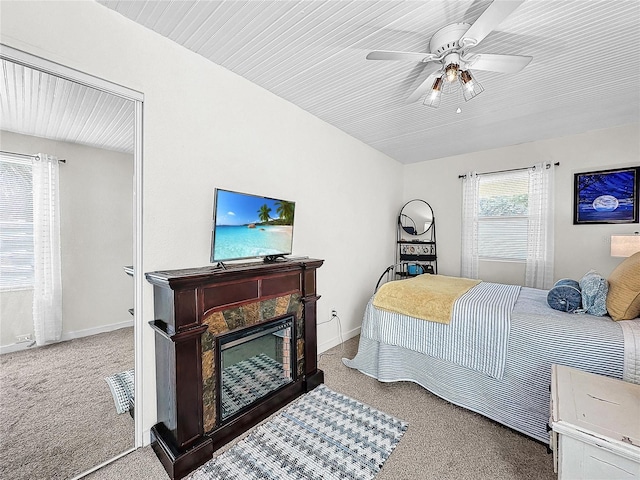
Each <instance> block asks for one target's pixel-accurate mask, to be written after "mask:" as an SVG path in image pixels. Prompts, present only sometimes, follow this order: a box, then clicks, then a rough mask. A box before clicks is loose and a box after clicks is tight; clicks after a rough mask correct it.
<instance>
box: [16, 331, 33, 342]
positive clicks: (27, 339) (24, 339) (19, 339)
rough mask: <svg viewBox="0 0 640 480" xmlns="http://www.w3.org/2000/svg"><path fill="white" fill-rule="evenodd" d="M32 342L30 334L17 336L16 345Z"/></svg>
mask: <svg viewBox="0 0 640 480" xmlns="http://www.w3.org/2000/svg"><path fill="white" fill-rule="evenodd" d="M31 340H32V338H31V334H30V333H25V334H23V335H16V343H24V342H30V341H31Z"/></svg>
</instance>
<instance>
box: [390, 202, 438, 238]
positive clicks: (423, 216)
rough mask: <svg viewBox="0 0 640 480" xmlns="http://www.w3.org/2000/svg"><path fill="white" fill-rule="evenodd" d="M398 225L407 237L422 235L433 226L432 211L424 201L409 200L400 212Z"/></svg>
mask: <svg viewBox="0 0 640 480" xmlns="http://www.w3.org/2000/svg"><path fill="white" fill-rule="evenodd" d="M398 223H399V224H400V226H401V227H402V230H404V231H405V232H406V233H408V234H409V235H423V234H424V233H426V232H427V231H428V230H429V229H430V228H431V225H433V209H432V208H431V205H429V204H428V203H427V202H425V201H424V200H411V201H409V202H407V203H405V205H404V207H402V209H401V210H400V216H399V217H398Z"/></svg>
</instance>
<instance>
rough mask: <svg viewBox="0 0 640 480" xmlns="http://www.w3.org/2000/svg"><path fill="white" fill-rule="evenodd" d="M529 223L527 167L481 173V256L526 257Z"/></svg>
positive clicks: (479, 212) (479, 250) (479, 230)
mask: <svg viewBox="0 0 640 480" xmlns="http://www.w3.org/2000/svg"><path fill="white" fill-rule="evenodd" d="M528 224H529V173H528V172H527V171H526V170H521V171H514V172H503V173H496V174H485V175H482V176H480V177H479V203H478V255H479V257H480V258H482V259H486V260H511V261H525V260H526V258H527V231H528Z"/></svg>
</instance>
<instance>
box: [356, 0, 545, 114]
mask: <svg viewBox="0 0 640 480" xmlns="http://www.w3.org/2000/svg"><path fill="white" fill-rule="evenodd" d="M523 2H524V0H494V1H493V2H492V3H491V4H490V5H489V6H488V7H487V8H486V10H485V11H484V12H482V14H481V15H480V17H479V18H478V19H477V20H476V21H475V22H474V23H473V24H469V23H453V24H450V25H447V26H445V27H442V28H441V29H440V30H438V31H437V32H436V33H434V34H433V36H432V37H431V40H430V42H429V50H430V52H426V53H421V52H396V51H388V50H376V51H373V52H370V53H369V54H368V55H367V59H368V60H405V61H411V62H421V63H424V64H425V65H424V68H423V70H422V72H421V73H420V75H419V76H418V78H417V80H416V82H415V83H414V86H415V88H414V90H413V93H412V94H411V95H410V96H409V98H407V103H412V102H415V101H417V100H418V99H420V98H421V97H422V96H423V95H424V94H425V93H427V92H429V94H428V95H427V96H426V98H425V100H424V104H425V105H429V106H430V107H434V108H437V107H438V106H439V105H440V100H441V97H442V93H443V92H444V93H449V92H452V91H455V90H457V89H458V88H460V87H461V88H462V93H463V96H464V99H465V101H469V100H471V99H472V98H473V97H475V96H476V95H478V94H479V93H481V92H482V91H484V89H483V88H482V85H480V83H478V82H477V81H476V80H475V78H474V77H473V76H472V74H471V69H473V70H486V71H491V72H500V73H517V72H519V71H520V70H522V69H523V68H524V67H526V66H527V65H528V64H529V62H531V60H532V59H533V57H528V56H523V55H496V54H489V53H475V52H472V51H470V50H471V49H472V48H473V47H476V46H477V45H478V44H479V43H480V42H481V41H482V40H483V39H484V38H485V37H486V36H487V35H489V34H490V33H491V32H492V31H493V30H494V29H495V28H496V27H497V26H498V25H499V24H500V23H501V22H502V21H503V20H504V19H506V18H507V17H508V16H509V15H511V13H512V12H513V11H514V10H515V9H516V8H518V7H519V6H520V4H522V3H523Z"/></svg>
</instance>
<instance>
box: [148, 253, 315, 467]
mask: <svg viewBox="0 0 640 480" xmlns="http://www.w3.org/2000/svg"><path fill="white" fill-rule="evenodd" d="M322 263H323V260H317V259H308V258H304V259H296V260H287V261H285V262H276V263H266V264H265V263H243V264H233V265H231V264H229V265H227V266H226V268H225V269H223V268H220V267H213V266H211V267H203V268H196V269H184V270H171V271H160V272H151V273H147V274H146V277H147V280H148V281H149V282H150V283H151V284H153V287H154V316H155V320H154V321H152V322H150V325H151V327H152V328H153V329H154V330H155V332H156V335H155V344H156V345H155V348H156V391H157V410H158V423H157V424H156V425H155V426H153V427H152V429H151V437H152V438H151V439H152V446H153V449H154V451H155V452H156V455H157V456H158V458H159V459H160V461H161V462H162V464H163V466H164V467H165V469H166V470H167V473H168V474H169V476H170V477H171V478H172V479H179V478H182V477H184V476H185V475H187V474H188V473H189V472H191V471H192V470H194V469H195V468H197V467H198V466H200V465H202V464H203V463H205V462H206V461H208V460H209V459H210V458H211V457H212V454H213V451H214V450H216V449H218V448H219V447H221V446H222V445H224V444H225V443H227V442H229V441H230V440H232V439H233V438H235V437H236V436H238V435H240V434H241V433H243V432H244V431H246V430H248V429H249V428H251V427H252V426H254V425H255V424H257V423H258V422H260V421H261V420H263V419H264V418H266V417H267V416H269V415H270V414H272V413H274V412H275V411H277V410H278V409H280V408H281V407H282V406H283V405H285V404H286V403H288V402H290V401H291V400H293V399H295V398H296V397H298V396H299V395H301V394H302V393H304V392H306V391H309V390H312V389H313V388H315V387H316V386H317V385H319V384H320V383H322V382H323V381H324V376H323V372H322V371H321V370H318V368H317V362H316V359H317V339H316V302H317V300H318V299H319V298H320V297H319V296H318V295H317V292H316V269H317V268H319V267H320V266H321V265H322ZM286 314H291V315H293V316H294V324H295V328H294V335H295V337H296V341H295V342H293V348H294V349H295V352H294V359H295V364H294V367H295V369H296V378H295V381H293V382H291V383H289V384H287V385H286V386H284V387H281V388H280V389H279V390H277V391H276V392H275V393H273V394H271V395H268V396H266V397H263V398H262V399H261V400H259V401H258V402H256V403H255V404H252V406H251V407H248V408H247V410H246V411H244V410H243V412H242V413H241V414H239V415H237V416H233V417H231V418H229V419H228V421H227V420H225V421H224V422H221V421H220V416H219V415H218V412H217V408H218V406H217V404H216V400H217V396H218V395H219V385H218V381H219V380H218V378H219V372H217V371H216V365H215V364H216V358H217V357H216V351H215V349H216V337H217V336H218V335H222V334H225V333H228V332H234V331H238V330H240V329H243V328H251V327H252V326H255V325H260V324H262V323H265V322H268V321H270V320H271V319H274V318H278V317H280V316H283V315H286Z"/></svg>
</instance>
